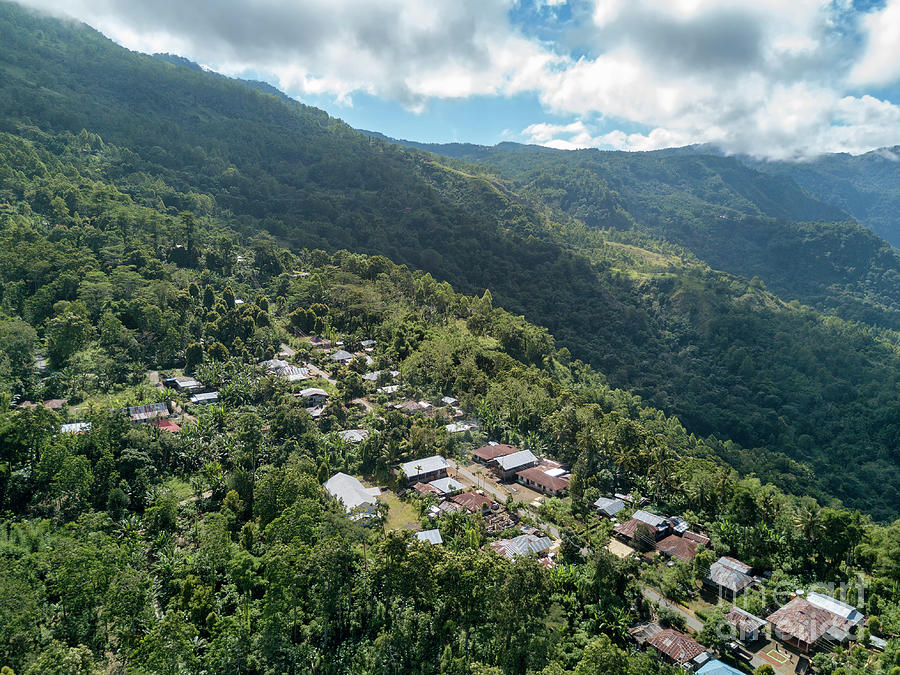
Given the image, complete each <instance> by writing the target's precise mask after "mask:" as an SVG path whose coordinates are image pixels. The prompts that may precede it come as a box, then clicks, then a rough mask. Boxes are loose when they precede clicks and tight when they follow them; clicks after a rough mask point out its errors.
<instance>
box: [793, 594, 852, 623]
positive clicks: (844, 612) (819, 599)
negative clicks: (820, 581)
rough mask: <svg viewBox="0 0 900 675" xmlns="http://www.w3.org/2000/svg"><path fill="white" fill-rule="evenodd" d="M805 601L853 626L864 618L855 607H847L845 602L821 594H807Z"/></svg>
mask: <svg viewBox="0 0 900 675" xmlns="http://www.w3.org/2000/svg"><path fill="white" fill-rule="evenodd" d="M806 599H807V601H808V602H810V603H812V604H813V605H815V606H816V607H821V608H822V609H826V610H828V611H829V612H831V613H832V614H836V615H837V616H839V617H841V618H843V619H845V620H846V621H848V622H849V623H852V624H854V625H855V624H858V623H861V622H862V621H863V620H864V619H865V618H866V617H865V616H864V615H863V613H862V612H860V611H859V610H858V609H856V607H853V606H852V605H848V604H847V603H846V602H841V601H840V600H835V599H834V598H830V597H828V596H827V595H822V594H821V593H815V592H810V593H807V594H806Z"/></svg>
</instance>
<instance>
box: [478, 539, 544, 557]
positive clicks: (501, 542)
mask: <svg viewBox="0 0 900 675" xmlns="http://www.w3.org/2000/svg"><path fill="white" fill-rule="evenodd" d="M551 546H553V540H552V539H550V537H538V536H537V535H534V534H521V535H519V536H518V537H514V538H513V539H498V540H497V541H492V542H491V548H492V549H494V550H495V551H496V552H497V553H499V554H500V555H502V556H504V557H506V558H510V559H512V558H515V557H516V556H520V555H528V554H531V553H541V552H543V551H546V550H547V549H549V548H550V547H551Z"/></svg>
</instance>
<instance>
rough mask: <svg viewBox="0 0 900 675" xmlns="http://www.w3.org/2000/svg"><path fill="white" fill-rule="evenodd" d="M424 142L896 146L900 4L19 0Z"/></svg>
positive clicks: (777, 152) (786, 152) (768, 149)
mask: <svg viewBox="0 0 900 675" xmlns="http://www.w3.org/2000/svg"><path fill="white" fill-rule="evenodd" d="M22 1H23V2H24V4H27V5H31V6H34V7H38V8H41V9H44V10H47V11H50V12H54V13H58V14H66V15H68V16H72V17H75V18H78V19H80V20H83V21H85V22H86V23H89V24H90V25H92V26H94V27H95V28H97V29H98V30H100V31H102V32H103V33H104V34H106V35H108V36H109V37H110V38H112V39H114V40H116V41H117V42H119V43H120V44H123V45H125V46H127V47H129V48H131V49H136V50H139V51H145V52H155V51H163V52H171V53H176V54H180V55H182V56H184V57H186V58H189V59H191V60H194V61H196V62H198V63H200V64H202V65H204V66H206V67H208V68H211V69H214V70H217V71H219V72H222V73H225V74H228V75H232V76H237V77H250V78H254V79H264V80H266V81H268V82H271V83H272V84H274V85H275V86H277V87H279V88H280V89H282V90H283V91H285V92H287V93H288V94H289V95H291V96H294V97H295V98H297V99H298V100H301V101H303V102H305V103H309V104H311V105H315V106H318V107H320V108H323V109H325V110H327V111H328V112H329V113H330V114H332V115H334V116H336V117H340V118H342V119H344V120H346V121H347V122H348V123H349V124H351V125H353V126H355V127H358V128H365V129H371V130H374V131H380V132H382V133H385V134H387V135H388V136H392V137H397V138H408V139H414V140H421V141H427V142H472V143H479V144H494V143H498V142H501V141H505V140H512V141H519V142H530V143H540V144H544V145H549V146H552V147H557V148H563V149H568V148H578V147H600V148H617V149H623V150H649V149H656V148H661V147H671V146H678V145H686V144H689V143H714V144H717V145H719V146H720V147H722V148H723V149H724V150H726V151H730V152H745V153H750V154H754V155H757V156H761V157H771V158H803V157H807V156H813V155H816V154H820V153H823V152H853V153H860V152H865V151H867V150H871V149H874V148H877V147H881V146H893V145H897V144H900V105H898V104H900V84H898V83H900V59H897V58H896V56H895V54H896V51H897V46H898V45H900V0H790V2H785V1H784V0H455V1H454V2H439V1H436V0H303V1H302V2H297V1H296V0H266V1H265V2H260V0H192V1H191V2H184V1H183V0H155V2H153V3H135V2H132V1H130V0H22Z"/></svg>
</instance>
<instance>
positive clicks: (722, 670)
mask: <svg viewBox="0 0 900 675" xmlns="http://www.w3.org/2000/svg"><path fill="white" fill-rule="evenodd" d="M697 675H744V673H743V671H741V670H738V669H737V668H732V667H731V666H729V665H728V664H727V663H723V662H722V661H719V659H713V660H712V661H707V662H706V663H705V664H704V665H703V666H701V667H700V670H698V671H697Z"/></svg>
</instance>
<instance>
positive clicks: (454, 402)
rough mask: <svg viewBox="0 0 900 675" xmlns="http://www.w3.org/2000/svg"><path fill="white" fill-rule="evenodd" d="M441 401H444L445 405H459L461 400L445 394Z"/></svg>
mask: <svg viewBox="0 0 900 675" xmlns="http://www.w3.org/2000/svg"><path fill="white" fill-rule="evenodd" d="M441 403H443V404H444V405H450V406H455V405H459V401H458V400H456V399H455V398H453V397H452V396H444V397H443V398H442V399H441Z"/></svg>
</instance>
